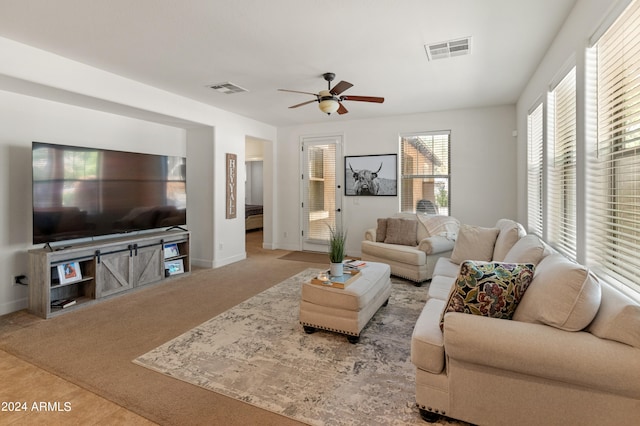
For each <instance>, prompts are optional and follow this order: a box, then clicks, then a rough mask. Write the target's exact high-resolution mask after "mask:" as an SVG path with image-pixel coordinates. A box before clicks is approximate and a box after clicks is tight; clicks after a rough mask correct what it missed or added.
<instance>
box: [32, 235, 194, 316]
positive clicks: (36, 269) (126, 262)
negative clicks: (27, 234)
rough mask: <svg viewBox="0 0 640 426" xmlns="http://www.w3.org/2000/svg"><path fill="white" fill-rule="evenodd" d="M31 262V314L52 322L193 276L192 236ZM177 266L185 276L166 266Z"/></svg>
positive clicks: (92, 247) (43, 255)
mask: <svg viewBox="0 0 640 426" xmlns="http://www.w3.org/2000/svg"><path fill="white" fill-rule="evenodd" d="M166 248H170V250H166ZM167 253H170V254H169V255H168V254H167ZM29 260H30V267H29V279H30V283H29V311H30V312H31V313H33V314H35V315H38V316H41V317H43V318H51V317H53V316H56V315H60V314H63V313H66V312H70V311H72V310H74V309H77V308H79V307H81V306H86V305H88V304H91V303H95V302H97V301H100V300H103V299H105V298H108V297H111V296H115V295H119V294H124V293H125V292H128V291H132V290H135V289H137V288H140V287H142V286H145V285H149V284H153V283H158V282H161V281H164V280H165V279H168V278H171V277H176V276H180V275H181V274H184V273H189V271H190V269H191V266H190V259H189V232H188V231H166V232H156V233H151V234H143V235H139V236H136V237H128V238H116V239H112V240H103V241H99V242H91V243H83V244H78V245H75V246H73V247H70V248H66V249H64V250H57V251H51V250H50V249H48V248H42V249H35V250H30V251H29ZM175 262H179V265H180V266H181V271H179V272H178V274H176V273H175V272H173V273H172V274H170V273H169V271H168V270H167V265H168V264H169V263H171V264H172V265H175ZM63 302H66V303H63ZM65 305H66V306H65ZM62 306H65V307H62Z"/></svg>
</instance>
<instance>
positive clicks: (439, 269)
mask: <svg viewBox="0 0 640 426" xmlns="http://www.w3.org/2000/svg"><path fill="white" fill-rule="evenodd" d="M458 272H460V265H458V264H457V263H453V262H452V261H451V259H450V258H448V257H441V258H439V259H438V260H437V261H436V266H435V267H434V268H433V276H434V277H435V276H437V275H442V276H445V277H452V278H457V277H458Z"/></svg>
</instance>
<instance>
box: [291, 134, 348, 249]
mask: <svg viewBox="0 0 640 426" xmlns="http://www.w3.org/2000/svg"><path fill="white" fill-rule="evenodd" d="M341 158H342V137H341V136H330V137H322V138H319V137H318V138H303V140H302V159H301V164H302V221H301V222H302V224H303V229H302V249H303V250H306V251H318V252H328V242H329V227H330V226H331V227H336V226H337V227H339V226H341V225H342V215H341V210H342V179H343V178H342V173H340V172H339V170H340V168H337V167H336V164H337V163H338V160H339V159H341Z"/></svg>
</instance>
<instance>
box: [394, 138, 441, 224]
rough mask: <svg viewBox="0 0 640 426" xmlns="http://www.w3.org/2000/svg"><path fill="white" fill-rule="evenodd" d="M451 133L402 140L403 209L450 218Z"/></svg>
mask: <svg viewBox="0 0 640 426" xmlns="http://www.w3.org/2000/svg"><path fill="white" fill-rule="evenodd" d="M449 139H450V138H449V132H448V131H447V132H425V133H420V134H412V135H403V136H402V137H401V138H400V170H401V173H400V175H401V179H400V185H401V189H400V208H401V211H403V212H416V211H422V212H425V213H430V214H441V215H449V214H450V209H449V200H450V199H451V198H450V197H451V193H450V186H449V180H450V168H449V166H450V158H449V153H450V151H449Z"/></svg>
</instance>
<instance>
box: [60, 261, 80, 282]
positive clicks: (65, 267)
mask: <svg viewBox="0 0 640 426" xmlns="http://www.w3.org/2000/svg"><path fill="white" fill-rule="evenodd" d="M58 278H59V279H60V284H69V283H72V282H75V281H80V280H81V279H82V271H80V263H79V262H67V263H62V264H60V265H58Z"/></svg>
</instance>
